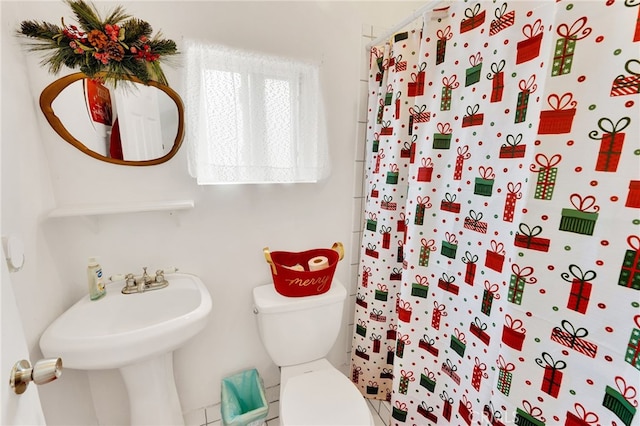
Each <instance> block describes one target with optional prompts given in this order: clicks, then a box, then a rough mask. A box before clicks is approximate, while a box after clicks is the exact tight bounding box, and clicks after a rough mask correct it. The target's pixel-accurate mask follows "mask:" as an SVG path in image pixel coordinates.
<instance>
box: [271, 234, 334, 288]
mask: <svg viewBox="0 0 640 426" xmlns="http://www.w3.org/2000/svg"><path fill="white" fill-rule="evenodd" d="M316 256H324V257H326V258H327V260H328V264H329V266H328V267H326V268H324V269H319V270H316V271H312V270H310V269H309V262H310V261H311V259H313V258H314V257H316ZM264 257H265V259H266V260H267V263H269V265H270V266H271V276H272V277H273V284H274V285H275V289H276V291H277V292H278V293H280V294H281V295H283V296H288V297H304V296H314V295H318V294H322V293H326V292H327V291H329V288H331V283H332V281H333V274H334V273H335V271H336V266H337V265H338V261H340V260H342V258H343V257H344V247H343V245H342V243H339V242H338V243H335V244H333V246H332V247H331V248H330V249H313V250H306V251H302V252H288V251H274V252H270V251H269V248H266V247H265V249H264ZM294 265H300V266H302V267H303V268H304V270H295V269H291V267H293V266H294Z"/></svg>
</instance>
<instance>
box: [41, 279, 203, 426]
mask: <svg viewBox="0 0 640 426" xmlns="http://www.w3.org/2000/svg"><path fill="white" fill-rule="evenodd" d="M166 279H167V281H169V285H168V286H167V287H165V288H161V289H157V290H147V291H145V292H144V293H134V294H122V293H121V292H120V290H121V289H122V287H124V284H125V283H124V281H115V282H113V283H110V284H108V285H107V294H106V296H104V297H103V298H101V299H98V300H96V301H92V300H90V299H89V296H88V295H87V296H85V297H83V298H82V299H81V300H79V301H78V302H77V303H76V304H74V305H73V306H71V307H70V308H69V309H68V310H67V311H66V312H64V313H63V314H62V315H61V316H60V317H58V318H57V319H56V320H55V321H54V322H53V323H51V325H50V326H49V327H48V328H47V329H46V330H45V332H44V334H43V335H42V337H41V338H40V348H41V349H42V353H43V354H44V355H45V356H47V357H50V356H55V357H61V358H62V360H63V363H64V366H65V368H75V369H81V370H102V369H111V368H117V369H120V371H121V373H122V376H123V379H124V381H125V385H126V386H127V390H128V392H129V402H130V407H131V417H132V420H131V421H132V424H176V422H178V424H179V423H182V413H181V412H180V411H181V410H180V405H179V401H178V398H177V392H176V390H175V382H174V380H173V366H172V360H173V358H172V354H173V351H174V350H175V349H177V348H179V347H180V346H182V345H183V344H184V343H185V342H186V341H187V340H189V339H191V338H192V337H193V336H195V335H196V334H198V333H199V332H200V331H202V329H203V328H204V326H205V325H206V322H207V319H208V316H209V313H210V312H211V296H210V295H209V292H208V291H207V289H206V287H205V286H204V284H203V283H202V281H201V280H200V279H199V278H198V277H196V276H194V275H189V274H182V273H175V274H167V275H166ZM167 376H169V377H167ZM165 388H166V389H165ZM158 392H160V393H161V394H162V395H159V394H158ZM163 398H169V400H172V401H173V402H172V404H167V403H166V399H163ZM162 401H165V402H164V403H162V404H159V402H162ZM176 404H177V406H176ZM159 405H164V407H160V406H159ZM171 405H173V407H170V406H171ZM166 408H171V410H172V412H163V410H165V409H166ZM176 410H177V411H178V412H177V413H176V412H175V411H176ZM149 416H152V417H149ZM165 422H166V423H165Z"/></svg>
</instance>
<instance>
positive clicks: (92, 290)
mask: <svg viewBox="0 0 640 426" xmlns="http://www.w3.org/2000/svg"><path fill="white" fill-rule="evenodd" d="M87 279H88V283H89V297H90V298H91V300H97V299H100V298H101V297H102V296H104V295H105V294H106V293H107V291H106V290H105V288H104V282H103V280H102V267H101V266H100V264H99V263H98V261H97V260H96V258H95V257H90V258H89V264H88V266H87Z"/></svg>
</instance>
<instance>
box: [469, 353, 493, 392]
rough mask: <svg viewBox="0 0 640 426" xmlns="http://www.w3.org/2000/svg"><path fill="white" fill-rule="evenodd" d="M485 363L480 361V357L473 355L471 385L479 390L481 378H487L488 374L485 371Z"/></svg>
mask: <svg viewBox="0 0 640 426" xmlns="http://www.w3.org/2000/svg"><path fill="white" fill-rule="evenodd" d="M486 371H487V364H485V363H484V362H481V361H480V358H478V357H475V365H474V366H473V372H472V373H471V386H472V387H473V388H474V389H475V390H477V391H479V390H480V385H481V383H482V379H488V378H489V375H488V374H487V373H486Z"/></svg>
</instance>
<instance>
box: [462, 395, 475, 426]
mask: <svg viewBox="0 0 640 426" xmlns="http://www.w3.org/2000/svg"><path fill="white" fill-rule="evenodd" d="M458 414H459V415H460V417H461V418H462V420H464V422H465V423H466V424H467V426H470V425H471V421H472V420H473V405H472V404H471V401H469V400H468V399H467V395H462V398H461V399H460V401H458Z"/></svg>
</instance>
